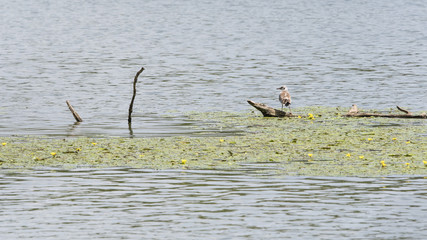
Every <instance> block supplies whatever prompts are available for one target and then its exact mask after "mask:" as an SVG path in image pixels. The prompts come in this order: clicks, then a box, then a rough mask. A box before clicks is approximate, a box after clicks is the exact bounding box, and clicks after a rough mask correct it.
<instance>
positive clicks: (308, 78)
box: [0, 0, 427, 137]
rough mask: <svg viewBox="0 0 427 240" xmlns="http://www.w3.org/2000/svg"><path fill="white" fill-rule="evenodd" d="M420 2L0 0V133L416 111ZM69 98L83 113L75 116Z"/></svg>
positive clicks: (171, 130) (164, 129)
mask: <svg viewBox="0 0 427 240" xmlns="http://www.w3.org/2000/svg"><path fill="white" fill-rule="evenodd" d="M426 12H427V2H426V1H423V0H414V1H404V0H390V1H358V0H356V1H341V0H329V1H327V0H321V1H314V0H302V1H290V0H285V1H258V0H250V1H231V0H218V1H196V0H188V1H172V0H144V1H137V0H128V1H64V0H55V1H53V0H48V1H23V0H17V1H5V0H0V25H1V28H0V36H1V37H0V52H1V57H0V135H2V136H9V135H12V134H18V135H27V134H31V135H49V136H69V135H77V136H80V135H86V136H129V131H128V129H127V121H126V119H127V108H128V106H129V101H130V97H131V93H132V89H131V88H132V81H133V77H134V75H135V73H136V72H137V71H138V70H139V69H140V67H141V66H144V67H145V68H146V71H145V72H144V73H143V74H142V75H141V77H140V82H139V84H138V96H137V98H136V102H135V112H134V113H135V116H134V123H133V127H134V134H135V136H137V137H142V136H158V135H162V136H165V135H173V134H190V135H191V134H192V131H193V130H192V129H191V128H190V127H189V126H192V125H194V123H193V122H191V121H188V119H186V118H185V114H184V113H186V112H188V111H248V109H250V108H251V107H250V106H249V105H248V104H247V103H246V100H247V99H252V100H255V101H259V102H264V103H266V104H269V105H272V106H275V107H279V106H280V104H279V103H278V101H277V95H278V92H277V90H275V88H277V87H278V86H281V85H283V84H286V85H287V86H288V87H289V89H290V91H291V93H292V96H293V106H294V107H301V106H312V105H327V106H343V107H350V106H351V104H353V103H356V104H358V105H359V106H360V107H362V108H365V109H366V108H379V109H384V108H391V107H393V108H394V106H395V105H400V106H404V107H407V108H409V109H411V110H413V111H421V110H426V102H427V94H426V89H427V79H426V76H427V62H426V59H427V28H426V26H427V14H426ZM67 99H68V100H70V101H71V103H72V104H73V105H74V107H75V108H76V110H77V111H78V112H79V113H80V115H81V116H82V118H83V119H84V120H85V122H83V123H82V124H80V125H77V126H75V125H73V122H74V119H73V117H72V115H71V114H70V112H69V111H68V108H67V106H66V104H65V100H67Z"/></svg>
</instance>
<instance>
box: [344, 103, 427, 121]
mask: <svg viewBox="0 0 427 240" xmlns="http://www.w3.org/2000/svg"><path fill="white" fill-rule="evenodd" d="M396 108H397V109H398V110H399V111H402V112H404V113H405V114H382V113H361V112H359V110H358V108H357V105H356V104H353V106H352V107H351V108H350V110H349V111H348V113H347V114H346V115H344V117H384V118H427V115H426V113H422V114H419V115H413V114H412V113H411V112H409V111H408V110H405V109H403V108H401V107H399V106H396Z"/></svg>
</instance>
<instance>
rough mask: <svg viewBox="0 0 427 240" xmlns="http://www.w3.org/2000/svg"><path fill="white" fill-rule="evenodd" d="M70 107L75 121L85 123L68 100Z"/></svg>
mask: <svg viewBox="0 0 427 240" xmlns="http://www.w3.org/2000/svg"><path fill="white" fill-rule="evenodd" d="M65 102H66V103H67V105H68V108H69V109H70V111H71V113H72V114H73V116H74V119H76V121H77V122H83V119H82V118H81V117H80V116H79V114H78V113H77V112H76V110H74V108H73V106H71V103H70V101H68V100H66V101H65Z"/></svg>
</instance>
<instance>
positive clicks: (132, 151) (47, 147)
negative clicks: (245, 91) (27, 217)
mask: <svg viewBox="0 0 427 240" xmlns="http://www.w3.org/2000/svg"><path fill="white" fill-rule="evenodd" d="M293 110H294V111H295V113H296V114H298V115H299V116H307V114H305V112H312V113H316V114H315V115H314V114H311V116H312V117H310V115H308V116H309V117H301V118H264V117H261V116H260V115H258V114H257V113H256V112H253V111H252V112H246V113H227V112H208V113H189V114H188V115H189V118H191V119H192V120H194V121H198V122H200V123H201V124H199V125H198V128H204V129H210V130H212V129H215V131H217V132H218V133H219V134H218V136H214V137H212V136H209V137H206V136H193V137H189V136H174V137H166V138H99V139H93V138H70V139H48V138H41V137H7V138H4V137H3V138H0V142H2V143H7V144H2V146H0V167H2V168H42V167H60V168H64V167H66V168H69V167H82V166H84V167H87V166H89V167H112V166H126V167H134V168H150V169H171V168H185V169H239V170H248V169H250V171H260V172H263V171H269V172H270V173H271V174H281V175H317V176H318V175H321V176H384V175H408V174H411V175H414V174H416V175H426V173H427V162H426V161H427V134H426V132H427V129H426V122H425V120H422V119H421V120H420V119H399V120H396V119H376V118H364V119H360V118H342V117H340V116H339V114H338V113H337V110H336V109H335V108H327V107H310V108H300V109H293ZM391 123H393V124H391ZM380 126H384V127H380ZM222 133H226V134H222Z"/></svg>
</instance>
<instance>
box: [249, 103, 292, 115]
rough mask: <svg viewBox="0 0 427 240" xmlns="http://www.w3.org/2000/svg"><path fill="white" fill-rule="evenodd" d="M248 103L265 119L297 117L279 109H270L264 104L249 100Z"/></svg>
mask: <svg viewBox="0 0 427 240" xmlns="http://www.w3.org/2000/svg"><path fill="white" fill-rule="evenodd" d="M248 103H249V104H250V105H251V106H252V107H254V108H256V109H257V110H258V111H260V112H261V113H262V115H263V116H264V117H296V116H295V115H293V114H292V113H290V112H284V111H281V110H278V109H274V108H272V107H269V106H267V105H265V104H263V103H256V102H253V101H251V100H248Z"/></svg>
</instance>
